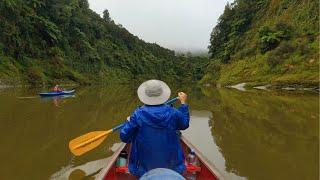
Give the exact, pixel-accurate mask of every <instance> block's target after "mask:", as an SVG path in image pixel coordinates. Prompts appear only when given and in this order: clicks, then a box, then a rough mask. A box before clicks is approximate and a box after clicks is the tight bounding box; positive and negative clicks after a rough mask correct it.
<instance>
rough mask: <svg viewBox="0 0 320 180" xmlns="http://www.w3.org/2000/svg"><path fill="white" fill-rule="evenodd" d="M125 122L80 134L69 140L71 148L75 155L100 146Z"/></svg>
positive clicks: (175, 99)
mask: <svg viewBox="0 0 320 180" xmlns="http://www.w3.org/2000/svg"><path fill="white" fill-rule="evenodd" d="M177 100H178V97H175V98H173V99H171V100H169V101H167V102H166V103H165V104H168V105H170V104H173V103H174V102H176V101H177ZM124 124H125V123H122V124H119V125H118V126H116V127H114V128H112V129H109V130H107V131H94V132H89V133H87V134H85V135H82V136H79V137H77V138H75V139H73V140H71V141H70V142H69V149H70V151H71V152H72V154H74V155H75V156H81V155H82V154H84V153H86V152H88V151H90V150H92V149H94V148H96V147H98V146H99V145H100V144H101V143H102V142H103V141H104V140H105V139H106V138H107V137H108V135H109V134H110V133H112V132H115V131H117V130H119V129H121V128H122V127H123V126H124Z"/></svg>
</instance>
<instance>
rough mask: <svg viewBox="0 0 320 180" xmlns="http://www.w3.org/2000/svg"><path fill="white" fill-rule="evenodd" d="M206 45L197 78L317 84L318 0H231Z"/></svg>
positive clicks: (259, 82)
mask: <svg viewBox="0 0 320 180" xmlns="http://www.w3.org/2000/svg"><path fill="white" fill-rule="evenodd" d="M209 51H210V54H211V60H210V64H209V66H208V67H207V69H206V75H205V76H204V77H203V78H202V81H201V82H202V83H214V84H221V85H229V84H236V83H241V82H247V83H249V84H251V85H266V84H271V85H294V86H318V83H319V1H317V0H235V1H234V2H233V3H232V4H228V5H227V6H226V7H225V10H224V13H223V14H222V15H221V16H220V18H219V22H218V24H217V25H216V26H215V27H214V29H213V31H212V34H211V39H210V46H209Z"/></svg>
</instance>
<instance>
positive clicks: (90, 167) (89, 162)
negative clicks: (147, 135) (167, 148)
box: [0, 86, 319, 180]
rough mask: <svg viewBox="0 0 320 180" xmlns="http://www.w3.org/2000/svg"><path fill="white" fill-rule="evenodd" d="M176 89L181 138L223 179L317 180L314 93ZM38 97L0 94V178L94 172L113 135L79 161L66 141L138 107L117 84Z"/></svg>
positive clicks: (31, 91) (113, 140) (27, 91)
mask: <svg viewBox="0 0 320 180" xmlns="http://www.w3.org/2000/svg"><path fill="white" fill-rule="evenodd" d="M181 90H185V91H187V92H188V93H189V97H190V106H191V111H192V113H191V115H192V120H191V123H190V129H188V130H187V131H185V132H183V133H184V134H185V136H186V137H187V138H188V139H190V140H191V142H192V143H194V144H195V145H196V147H198V148H199V149H200V150H201V152H203V154H204V155H206V156H207V158H208V159H209V160H210V161H212V162H213V163H214V164H215V166H216V167H218V168H219V169H220V171H221V172H222V174H224V176H225V177H226V178H227V179H250V180H251V179H254V180H255V179H256V180H260V179H318V174H319V170H318V169H319V166H318V159H319V154H318V150H319V149H318V146H319V111H318V109H319V104H318V95H317V94H301V93H300V94H288V93H283V92H262V91H246V92H240V91H236V90H228V89H219V90H216V89H211V90H210V89H198V88H192V87H188V88H186V89H183V88H181ZM39 91H40V90H38V89H23V88H20V89H1V91H0V122H1V131H0V137H1V139H0V140H1V142H2V144H1V148H0V159H1V162H0V174H1V175H0V179H33V180H37V179H39V180H40V179H41V180H42V179H50V178H52V179H66V178H67V177H68V178H71V179H79V178H80V177H83V176H87V175H89V174H94V173H95V172H96V171H98V170H99V169H101V167H103V166H104V164H105V163H106V162H107V158H108V157H109V156H110V155H112V153H113V151H112V149H111V148H112V146H113V145H114V144H115V143H117V142H119V137H118V134H117V133H115V134H112V135H110V136H108V138H107V139H106V141H105V142H104V143H103V144H102V145H101V146H99V147H98V148H97V149H95V150H93V151H90V152H89V153H87V154H85V155H84V156H81V157H74V156H72V155H71V153H70V152H69V150H68V142H69V140H71V139H72V138H75V137H77V136H79V135H82V134H85V133H87V132H90V131H95V130H107V129H109V128H111V127H113V126H115V125H117V124H119V123H121V122H123V121H122V120H124V119H126V117H127V116H128V115H129V114H130V113H131V112H132V111H133V110H134V109H135V108H136V107H137V105H138V104H139V102H138V100H137V97H136V94H135V93H136V90H135V88H129V87H124V86H112V87H103V88H102V87H86V88H79V89H77V93H76V94H75V97H71V98H70V97H68V98H63V97H59V98H56V99H55V98H52V99H40V97H37V96H35V95H36V94H37V93H38V92H39ZM176 91H177V90H172V92H176ZM21 97H23V98H21ZM31 97H32V98H31Z"/></svg>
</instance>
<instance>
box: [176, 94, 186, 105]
mask: <svg viewBox="0 0 320 180" xmlns="http://www.w3.org/2000/svg"><path fill="white" fill-rule="evenodd" d="M178 97H179V100H180V102H181V104H186V103H187V94H186V93H184V92H179V93H178Z"/></svg>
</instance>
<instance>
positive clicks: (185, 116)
mask: <svg viewBox="0 0 320 180" xmlns="http://www.w3.org/2000/svg"><path fill="white" fill-rule="evenodd" d="M176 118H177V119H176V120H177V123H176V124H177V127H176V128H177V130H185V129H187V128H188V127H189V120H190V116H189V106H188V105H187V104H182V105H181V106H180V107H179V108H178V109H177V111H176Z"/></svg>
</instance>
